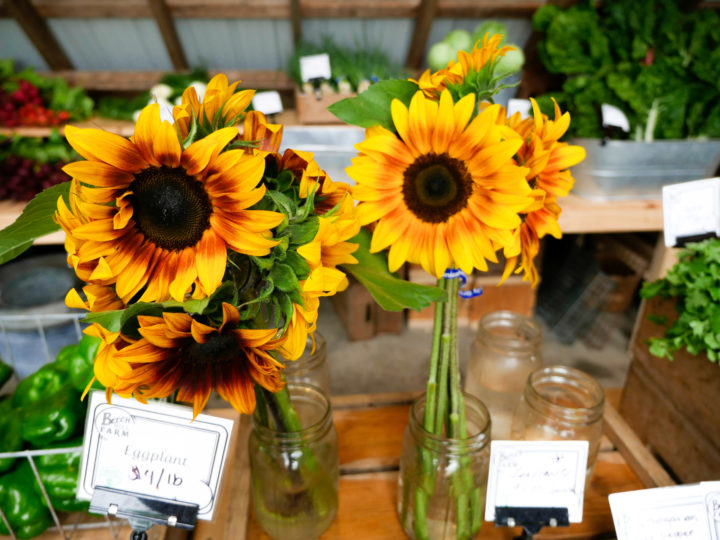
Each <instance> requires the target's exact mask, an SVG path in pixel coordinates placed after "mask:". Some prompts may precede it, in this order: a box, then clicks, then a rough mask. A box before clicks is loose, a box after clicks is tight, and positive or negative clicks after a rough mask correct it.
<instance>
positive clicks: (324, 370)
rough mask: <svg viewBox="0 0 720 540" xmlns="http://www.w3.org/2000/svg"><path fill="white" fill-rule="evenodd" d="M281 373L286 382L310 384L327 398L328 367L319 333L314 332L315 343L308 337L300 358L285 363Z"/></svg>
mask: <svg viewBox="0 0 720 540" xmlns="http://www.w3.org/2000/svg"><path fill="white" fill-rule="evenodd" d="M313 350H314V352H313ZM283 373H284V374H285V380H287V382H289V383H306V384H311V385H313V386H316V387H317V388H319V389H320V390H322V391H323V392H324V393H325V395H326V396H329V395H330V367H329V366H328V363H327V344H326V343H325V338H323V337H322V336H321V335H320V333H319V332H315V343H313V340H312V338H311V337H310V336H308V338H307V343H306V345H305V351H304V352H303V354H302V356H301V357H300V358H298V359H297V360H293V361H288V362H285V369H284V370H283Z"/></svg>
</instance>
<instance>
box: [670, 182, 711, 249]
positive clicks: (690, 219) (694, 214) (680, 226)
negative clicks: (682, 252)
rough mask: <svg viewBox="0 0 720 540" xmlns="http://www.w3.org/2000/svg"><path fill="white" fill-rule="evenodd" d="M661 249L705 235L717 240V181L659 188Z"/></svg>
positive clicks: (684, 183)
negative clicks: (661, 206)
mask: <svg viewBox="0 0 720 540" xmlns="http://www.w3.org/2000/svg"><path fill="white" fill-rule="evenodd" d="M662 200H663V228H664V237H665V245H666V246H667V247H673V246H676V245H677V244H678V240H679V239H682V238H688V237H693V236H701V235H705V234H714V235H715V236H720V178H707V179H705V180H694V181H692V182H683V183H681V184H672V185H669V186H663V188H662Z"/></svg>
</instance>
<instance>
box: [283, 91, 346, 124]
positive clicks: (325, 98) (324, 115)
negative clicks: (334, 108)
mask: <svg viewBox="0 0 720 540" xmlns="http://www.w3.org/2000/svg"><path fill="white" fill-rule="evenodd" d="M354 95H356V94H339V93H337V92H326V93H323V94H321V97H320V99H318V98H317V96H316V95H315V94H304V93H302V92H300V91H299V90H298V89H295V108H296V109H297V117H298V122H300V123H301V124H342V121H341V120H340V119H339V118H338V117H337V116H335V115H334V114H333V113H331V112H330V111H328V110H327V108H328V107H329V106H330V105H332V104H333V103H335V102H337V101H340V100H341V99H345V98H348V97H353V96H354Z"/></svg>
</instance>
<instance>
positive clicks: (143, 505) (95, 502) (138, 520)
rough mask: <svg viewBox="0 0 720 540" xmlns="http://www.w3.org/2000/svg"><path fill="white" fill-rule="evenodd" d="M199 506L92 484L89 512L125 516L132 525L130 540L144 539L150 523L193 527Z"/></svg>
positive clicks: (188, 528) (151, 524)
mask: <svg viewBox="0 0 720 540" xmlns="http://www.w3.org/2000/svg"><path fill="white" fill-rule="evenodd" d="M198 510H199V507H198V505H197V504H193V503H186V502H182V501H176V500H172V499H163V498H160V497H153V496H149V495H139V494H137V493H132V492H130V491H123V490H120V489H115V488H109V487H101V486H96V487H95V489H94V491H93V495H92V499H91V500H90V512H92V513H95V514H103V515H108V516H113V517H118V518H123V519H127V520H128V522H129V523H130V526H131V527H132V528H133V532H132V534H131V535H130V538H131V540H146V539H147V530H148V529H149V528H150V527H152V526H153V525H167V526H169V527H177V528H178V529H186V530H192V529H194V528H195V522H196V521H197V515H198Z"/></svg>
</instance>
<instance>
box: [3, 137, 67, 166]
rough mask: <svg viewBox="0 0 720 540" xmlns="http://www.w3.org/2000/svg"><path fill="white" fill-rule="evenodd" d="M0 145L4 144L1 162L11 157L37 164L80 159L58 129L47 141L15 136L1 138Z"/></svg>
mask: <svg viewBox="0 0 720 540" xmlns="http://www.w3.org/2000/svg"><path fill="white" fill-rule="evenodd" d="M0 143H2V144H1V145H0V161H3V160H5V159H7V158H8V157H9V156H18V157H20V158H23V159H31V160H33V161H35V162H37V163H56V162H58V161H65V162H67V161H75V160H76V159H79V156H78V154H77V153H75V151H74V150H73V149H72V147H71V146H70V145H69V144H68V142H67V141H66V140H65V138H64V137H63V136H61V135H60V133H58V131H57V130H56V129H53V130H52V132H51V133H50V135H49V136H48V137H47V138H45V139H43V138H39V137H21V136H19V135H13V136H12V137H8V138H7V139H4V140H3V139H2V137H0Z"/></svg>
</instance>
